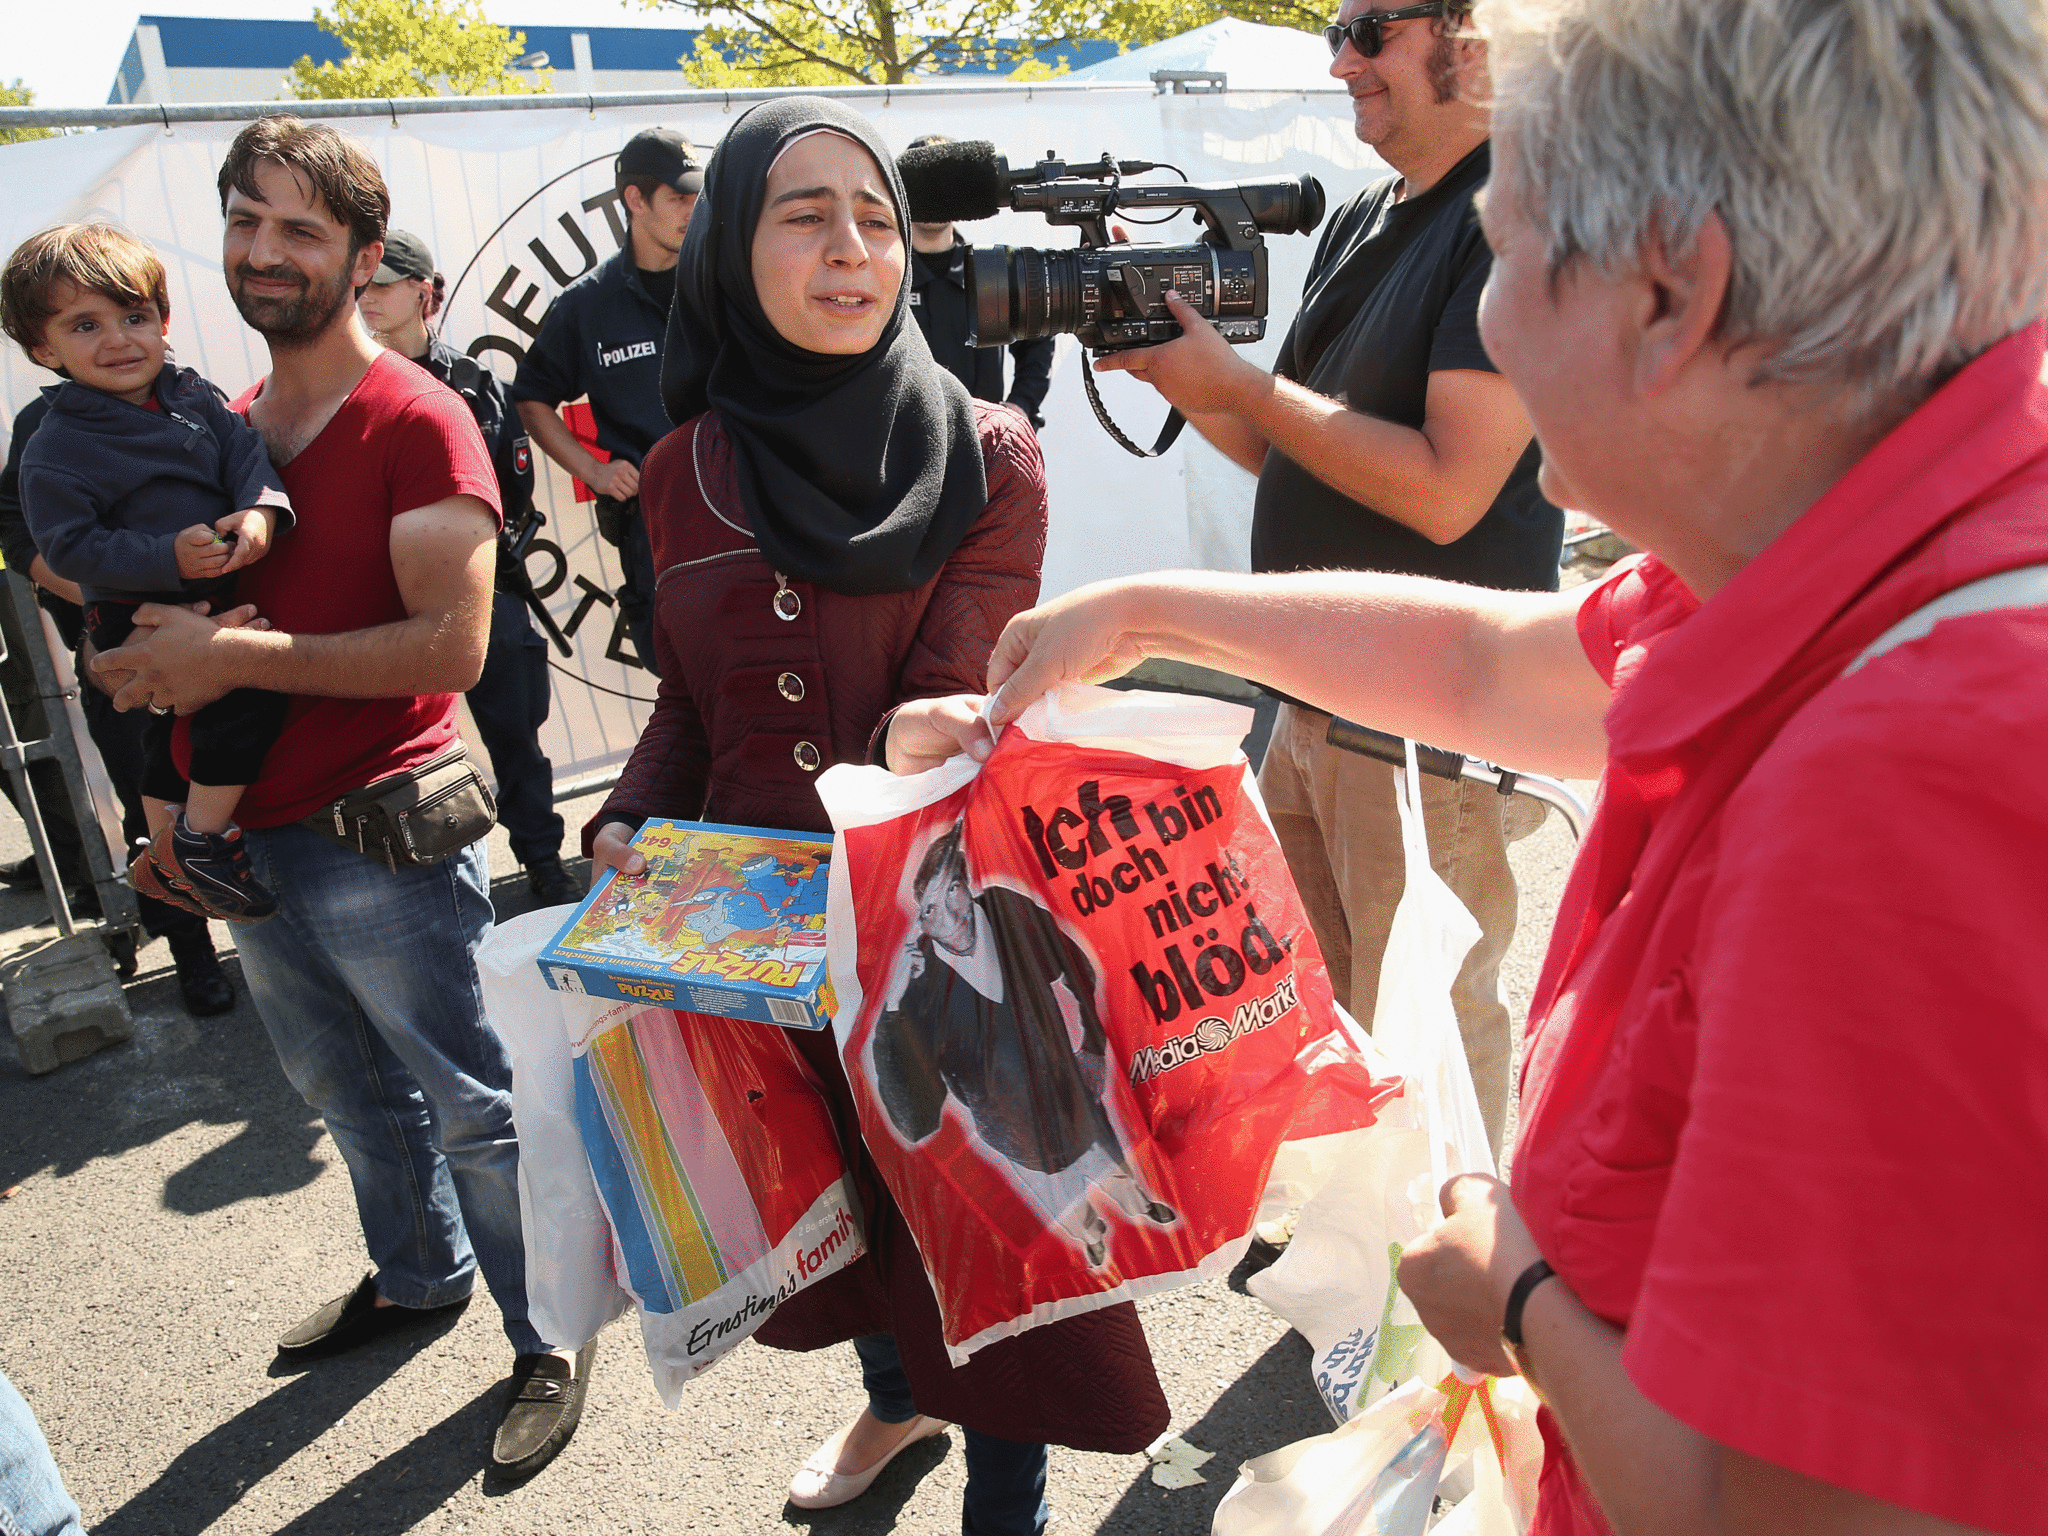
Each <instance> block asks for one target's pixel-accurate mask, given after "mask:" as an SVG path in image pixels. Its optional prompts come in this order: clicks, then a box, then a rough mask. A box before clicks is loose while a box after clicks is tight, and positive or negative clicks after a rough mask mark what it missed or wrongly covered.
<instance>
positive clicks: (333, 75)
mask: <svg viewBox="0 0 2048 1536" xmlns="http://www.w3.org/2000/svg"><path fill="white" fill-rule="evenodd" d="M313 20H314V21H315V22H316V23H318V25H319V27H320V30H321V31H323V32H328V33H332V34H333V35H334V36H335V37H338V38H340V39H341V41H342V43H343V44H344V45H345V46H346V47H347V49H348V53H349V56H348V57H347V58H345V59H343V60H341V61H340V62H339V63H335V64H315V63H314V62H313V60H312V58H311V57H310V56H308V57H306V58H303V59H300V60H299V62H298V63H296V64H294V65H293V66H292V68H291V73H290V74H289V75H287V76H286V77H285V80H286V84H287V85H288V86H289V88H290V90H291V93H292V94H293V95H294V96H296V97H298V98H299V100H301V101H315V100H334V99H337V98H342V97H364V96H392V97H398V96H435V95H441V94H447V95H451V96H519V95H524V94H526V93H527V92H529V91H546V90H552V89H553V75H554V71H553V70H550V69H540V70H533V71H526V70H514V69H513V68H512V67H511V66H512V61H513V60H514V59H516V58H518V57H520V56H521V55H522V54H524V53H525V52H526V34H525V33H523V32H511V31H507V30H506V29H505V28H504V27H498V26H493V25H492V24H491V23H490V22H489V21H488V20H486V19H485V16H484V8H483V0H335V5H334V11H333V14H332V15H330V14H329V13H327V12H325V11H322V10H320V9H318V8H315V10H314V12H313Z"/></svg>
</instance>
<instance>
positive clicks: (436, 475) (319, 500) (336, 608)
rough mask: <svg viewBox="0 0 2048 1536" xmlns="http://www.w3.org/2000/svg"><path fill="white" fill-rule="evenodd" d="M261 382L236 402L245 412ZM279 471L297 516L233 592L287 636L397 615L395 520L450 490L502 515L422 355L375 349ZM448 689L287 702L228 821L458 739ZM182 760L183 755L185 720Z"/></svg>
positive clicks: (492, 485)
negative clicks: (316, 431) (417, 359)
mask: <svg viewBox="0 0 2048 1536" xmlns="http://www.w3.org/2000/svg"><path fill="white" fill-rule="evenodd" d="M262 387H263V386H262V384H261V383H258V384H256V385H255V386H253V387H252V388H250V389H249V390H248V391H247V392H246V393H245V394H243V395H242V396H241V397H240V398H239V399H237V400H236V401H235V402H234V409H235V410H237V411H240V412H241V413H242V414H243V415H245V416H246V415H247V414H248V411H249V403H250V401H252V400H254V399H255V398H256V395H257V393H258V392H259V391H260V390H261V389H262ZM278 473H279V474H280V475H281V476H282V477H283V479H284V488H285V490H286V491H287V492H288V493H289V494H290V496H291V498H292V508H293V510H294V511H295V512H296V513H297V515H298V522H297V526H295V527H294V528H293V529H292V531H291V532H289V533H287V534H285V535H284V536H283V537H281V538H280V539H279V540H278V541H277V543H276V544H275V545H274V546H273V547H272V549H271V551H270V553H269V554H268V555H266V556H265V557H264V558H263V559H262V560H260V561H258V562H257V563H256V564H255V565H253V566H251V567H250V568H249V570H248V571H247V572H246V573H244V574H243V576H242V579H241V583H240V585H239V587H238V589H237V595H238V596H239V597H240V599H241V600H242V601H244V602H252V603H254V604H256V606H257V608H258V610H259V611H260V612H261V613H262V614H263V616H264V617H265V618H267V619H269V620H270V622H271V623H272V624H274V625H275V626H276V627H277V628H278V629H280V630H283V631H284V632H285V633H287V634H297V635H331V634H338V633H341V632H342V631H345V630H351V629H367V628H370V627H372V626H374V625H378V624H393V623H397V622H399V621H400V620H402V619H404V618H405V617H406V616H407V615H406V609H405V602H404V599H403V598H402V597H401V596H400V594H399V591H398V579H397V577H396V576H395V575H394V574H393V572H392V569H391V520H392V519H393V518H394V517H397V516H398V515H400V514H401V513H405V512H411V511H415V510H417V509H418V508H420V507H425V506H431V505H432V504H433V503H435V502H437V501H445V500H446V499H447V498H449V497H450V496H474V497H476V498H477V499H478V500H479V501H481V502H483V503H484V504H485V505H486V506H488V507H489V508H490V509H491V511H492V513H493V514H494V515H496V514H497V513H498V512H499V504H498V481H497V476H496V475H495V474H494V473H493V472H492V469H491V456H490V453H489V451H488V450H487V449H486V448H485V447H484V440H483V434H482V433H481V432H480V431H479V430H478V429H477V424H476V419H475V418H474V417H473V416H471V415H470V413H469V407H468V406H466V405H464V404H463V403H462V397H461V396H460V395H457V394H456V393H455V392H454V391H453V390H451V389H449V388H448V387H447V386H446V385H445V384H443V383H441V382H440V381H439V380H438V379H436V378H435V377H434V376H433V375H432V374H430V373H428V372H427V371H426V370H425V369H424V368H421V367H419V366H418V365H417V364H415V363H412V362H409V361H407V360H406V359H405V358H402V357H400V356H398V355H397V354H396V353H392V352H381V353H379V354H378V356H377V359H376V361H375V362H373V363H371V364H370V369H369V372H367V373H365V374H364V375H363V377H362V380H361V382H360V383H358V384H357V385H356V387H355V389H354V390H353V391H351V392H350V394H349V397H348V399H347V400H345V401H343V402H342V406H341V409H340V410H338V411H336V412H335V413H334V419H333V420H331V421H329V422H328V423H327V425H326V426H325V427H323V428H321V429H320V435H319V436H317V437H315V438H314V439H313V441H312V442H310V443H308V444H307V445H306V447H305V448H304V449H302V450H301V451H300V453H299V455H298V457H297V458H295V459H293V460H292V461H291V463H289V464H287V465H285V466H284V467H283V468H282V469H280V470H279V471H278ZM455 733H456V723H455V695H454V694H452V693H428V694H419V695H407V696H405V697H402V698H393V699H329V698H310V697H303V696H301V697H297V698H294V699H293V700H292V706H291V710H290V713H289V715H288V717H287V719H286V722H285V728H284V733H283V735H281V736H280V737H279V738H278V741H277V744H276V745H275V746H274V747H272V748H271V749H270V755H269V756H268V757H267V758H266V759H265V760H264V764H263V773H262V776H261V778H259V779H258V780H257V782H256V783H254V784H252V785H251V786H250V787H249V789H248V790H247V791H246V792H245V793H244V794H243V796H242V802H241V804H240V805H239V806H238V807H237V808H236V811H235V820H236V821H237V822H239V823H240V824H241V825H243V826H245V827H275V826H282V825H284V824H285V823H287V822H292V821H297V820H299V819H300V818H301V817H303V816H305V815H307V814H308V813H310V812H312V811H314V810H317V809H319V808H320V807H321V806H324V805H327V804H329V803H331V802H332V801H334V800H336V799H338V798H340V797H341V796H342V795H345V794H347V793H348V792H349V791H350V790H354V789H360V788H361V787H362V786H363V785H365V784H368V783H370V782H371V781H372V780H375V779H381V778H384V777H385V776H387V775H389V774H393V773H399V772H402V771H404V770H405V769H407V768H410V767H412V766H414V765H415V764H418V763H423V762H425V761H426V760H427V759H429V758H431V757H433V756H434V755H435V754H436V753H438V752H441V751H444V750H445V749H446V748H447V746H448V744H449V743H450V742H451V741H453V740H454V738H455ZM176 750H177V754H178V764H179V767H180V768H181V769H183V768H185V767H186V765H187V764H188V762H189V760H190V759H189V747H188V744H187V740H186V722H184V721H180V722H179V728H178V732H177V737H176Z"/></svg>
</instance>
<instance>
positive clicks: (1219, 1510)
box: [1211, 1372, 1543, 1536]
mask: <svg viewBox="0 0 2048 1536" xmlns="http://www.w3.org/2000/svg"><path fill="white" fill-rule="evenodd" d="M1535 1407H1536V1404H1535V1397H1534V1394H1532V1393H1530V1391H1529V1390H1528V1388H1527V1386H1526V1385H1525V1384H1524V1383H1522V1382H1521V1381H1519V1380H1516V1379H1512V1378H1510V1379H1506V1380H1495V1379H1493V1378H1491V1377H1477V1376H1472V1375H1470V1373H1465V1372H1456V1373H1453V1374H1452V1375H1449V1376H1446V1377H1445V1378H1444V1379H1443V1380H1442V1381H1440V1382H1438V1383H1437V1384H1436V1385H1435V1386H1431V1385H1429V1382H1428V1379H1427V1378H1418V1379H1417V1380H1414V1381H1411V1382H1409V1383H1408V1384H1407V1385H1406V1386H1404V1387H1402V1388H1401V1389H1400V1390H1399V1391H1398V1392H1394V1393H1392V1394H1390V1395H1389V1396H1386V1397H1383V1398H1381V1399H1380V1400H1379V1401H1378V1402H1377V1403H1375V1404H1373V1406H1372V1407H1370V1408H1368V1409H1366V1410H1365V1411H1364V1412H1363V1413H1361V1414H1359V1415H1358V1417H1356V1418H1354V1419H1352V1420H1351V1421H1350V1422H1349V1423H1347V1424H1345V1425H1343V1426H1342V1427H1340V1428H1338V1429H1335V1430H1332V1431H1331V1432H1330V1433H1329V1434H1327V1435H1317V1436H1314V1437H1313V1438H1311V1439H1308V1440H1298V1441H1296V1442H1295V1443H1294V1444H1293V1445H1289V1446H1284V1447H1282V1448H1281V1449H1280V1450H1277V1451H1273V1452H1270V1453H1269V1454H1267V1455H1264V1456H1259V1457H1256V1458H1254V1459H1253V1460H1251V1461H1248V1462H1246V1463H1244V1465H1243V1466H1242V1467H1240V1468H1239V1469H1238V1479H1237V1482H1236V1484H1235V1485H1234V1486H1233V1487H1232V1488H1231V1490H1230V1491H1229V1492H1228V1493H1226V1494H1225V1495H1224V1496H1223V1500H1222V1502H1221V1503H1220V1504H1218V1505H1217V1506H1216V1515H1215V1519H1214V1522H1213V1524H1212V1526H1211V1533H1212V1536H1422V1533H1423V1532H1424V1531H1426V1530H1430V1529H1432V1526H1431V1524H1430V1520H1431V1514H1432V1512H1433V1510H1434V1508H1435V1505H1436V1501H1437V1499H1438V1498H1439V1496H1448V1495H1449V1493H1450V1491H1451V1490H1452V1488H1453V1487H1459V1486H1466V1485H1469V1489H1470V1491H1469V1492H1466V1493H1465V1494H1464V1496H1463V1497H1462V1498H1460V1499H1458V1501H1457V1503H1456V1504H1455V1505H1454V1506H1453V1508H1452V1510H1451V1512H1450V1513H1449V1514H1447V1515H1445V1516H1444V1517H1443V1519H1442V1520H1441V1521H1439V1522H1438V1523H1437V1524H1436V1525H1435V1526H1434V1527H1433V1529H1434V1530H1435V1531H1438V1532H1447V1533H1451V1536H1522V1533H1523V1532H1526V1531H1527V1530H1528V1528H1529V1517H1530V1515H1531V1514H1532V1513H1533V1512H1534V1509H1535V1493H1536V1476H1537V1473H1538V1471H1539V1470H1540V1469H1541V1467H1542V1462H1543V1440H1542V1436H1541V1434H1540V1433H1538V1431H1537V1428H1536V1415H1535Z"/></svg>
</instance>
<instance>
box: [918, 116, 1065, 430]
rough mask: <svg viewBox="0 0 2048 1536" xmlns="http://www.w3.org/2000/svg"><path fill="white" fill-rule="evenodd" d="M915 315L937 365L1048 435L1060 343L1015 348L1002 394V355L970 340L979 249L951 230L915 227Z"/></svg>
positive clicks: (934, 139) (930, 141)
mask: <svg viewBox="0 0 2048 1536" xmlns="http://www.w3.org/2000/svg"><path fill="white" fill-rule="evenodd" d="M952 142H953V140H952V139H950V138H948V137H947V136H946V135H945V134H943V133H928V134H926V135H924V137H923V138H919V139H912V140H911V141H910V147H911V148H912V149H926V148H929V147H930V146H932V145H934V144H951V143H952ZM910 249H911V251H912V252H913V253H914V254H913V259H912V261H911V267H910V312H911V314H913V315H915V316H916V317H917V328H918V329H919V330H921V331H923V332H924V339H925V345H927V346H928V347H930V348H931V349H932V356H933V358H935V359H936V360H937V362H938V365H939V366H940V367H941V368H943V369H945V370H946V371H947V372H948V373H950V374H952V375H953V377H954V378H956V379H958V380H959V381H960V382H961V383H962V384H964V385H966V386H967V393H969V394H970V395H972V396H974V397H975V399H977V400H993V401H995V402H996V403H997V404H998V405H1003V404H1007V405H1013V406H1015V407H1016V408H1017V409H1018V410H1020V411H1022V412H1023V413H1024V418H1025V420H1027V421H1029V422H1030V423H1031V428H1032V430H1033V431H1034V432H1036V431H1043V430H1044V428H1045V418H1044V417H1043V416H1041V415H1040V414H1039V407H1040V406H1042V405H1044V404H1045V392H1046V390H1047V389H1048V388H1049V387H1050V386H1051V384H1052V358H1053V351H1054V348H1055V347H1056V345H1057V343H1056V341H1055V339H1054V338H1053V337H1051V336H1035V337H1032V338H1030V339H1029V340H1026V341H1013V342H1011V343H1010V347H1009V352H1010V369H1011V378H1010V390H1009V393H1008V395H1007V396H1006V395H1005V394H1004V393H1003V349H1002V348H1001V347H977V346H975V345H974V344H973V342H971V341H970V340H968V324H967V322H968V314H967V253H968V252H969V251H971V250H973V249H974V247H973V246H971V245H969V244H968V243H967V242H966V240H964V239H962V238H961V237H960V235H958V234H957V233H955V232H954V229H953V226H952V225H951V224H917V223H913V224H912V225H911V226H910Z"/></svg>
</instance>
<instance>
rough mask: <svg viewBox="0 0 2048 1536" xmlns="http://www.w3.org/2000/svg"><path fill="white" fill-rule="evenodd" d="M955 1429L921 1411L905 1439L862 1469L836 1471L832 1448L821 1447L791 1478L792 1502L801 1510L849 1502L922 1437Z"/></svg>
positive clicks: (926, 1437) (927, 1438)
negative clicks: (856, 1470)
mask: <svg viewBox="0 0 2048 1536" xmlns="http://www.w3.org/2000/svg"><path fill="white" fill-rule="evenodd" d="M950 1428H952V1426H951V1425H950V1424H948V1423H947V1422H946V1421H945V1420H944V1419H933V1418H927V1417H926V1416H925V1415H923V1414H919V1415H918V1416H917V1417H916V1418H915V1419H912V1420H911V1421H910V1427H909V1429H908V1431H907V1432H906V1433H905V1434H904V1436H903V1438H902V1439H901V1440H898V1441H897V1442H896V1444H895V1445H894V1446H893V1447H892V1448H891V1449H890V1451H889V1454H888V1455H886V1456H884V1457H883V1458H882V1459H881V1460H880V1461H878V1462H876V1463H875V1464H874V1465H873V1466H871V1467H869V1468H867V1469H866V1470H864V1471H860V1472H835V1471H834V1470H833V1469H832V1462H833V1460H834V1459H835V1458H834V1457H833V1455H832V1454H830V1449H829V1447H826V1448H821V1449H820V1450H819V1451H818V1453H817V1454H816V1455H815V1456H813V1457H812V1458H811V1459H810V1460H809V1461H807V1462H805V1463H804V1464H803V1465H802V1466H801V1467H798V1468H797V1470H796V1476H795V1477H792V1478H791V1479H790V1480H789V1502H790V1503H792V1504H794V1505H795V1506H796V1507H797V1508H798V1509H832V1508H834V1507H835V1506H837V1505H840V1504H845V1503H848V1502H849V1501H851V1500H853V1499H857V1498H859V1497H860V1496H861V1495H862V1494H864V1493H866V1492H867V1491H868V1487H869V1485H870V1484H872V1483H873V1482H874V1480H875V1479H876V1478H878V1477H880V1476H881V1475H882V1468H884V1467H886V1466H887V1465H889V1463H890V1462H892V1461H894V1460H895V1459H896V1458H897V1457H898V1456H899V1455H901V1454H902V1453H903V1451H904V1450H905V1449H907V1448H908V1447H910V1446H913V1445H915V1444H917V1442H918V1441H920V1440H929V1439H930V1438H931V1437H932V1436H933V1435H936V1434H940V1433H942V1432H943V1431H945V1430H947V1429H950Z"/></svg>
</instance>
